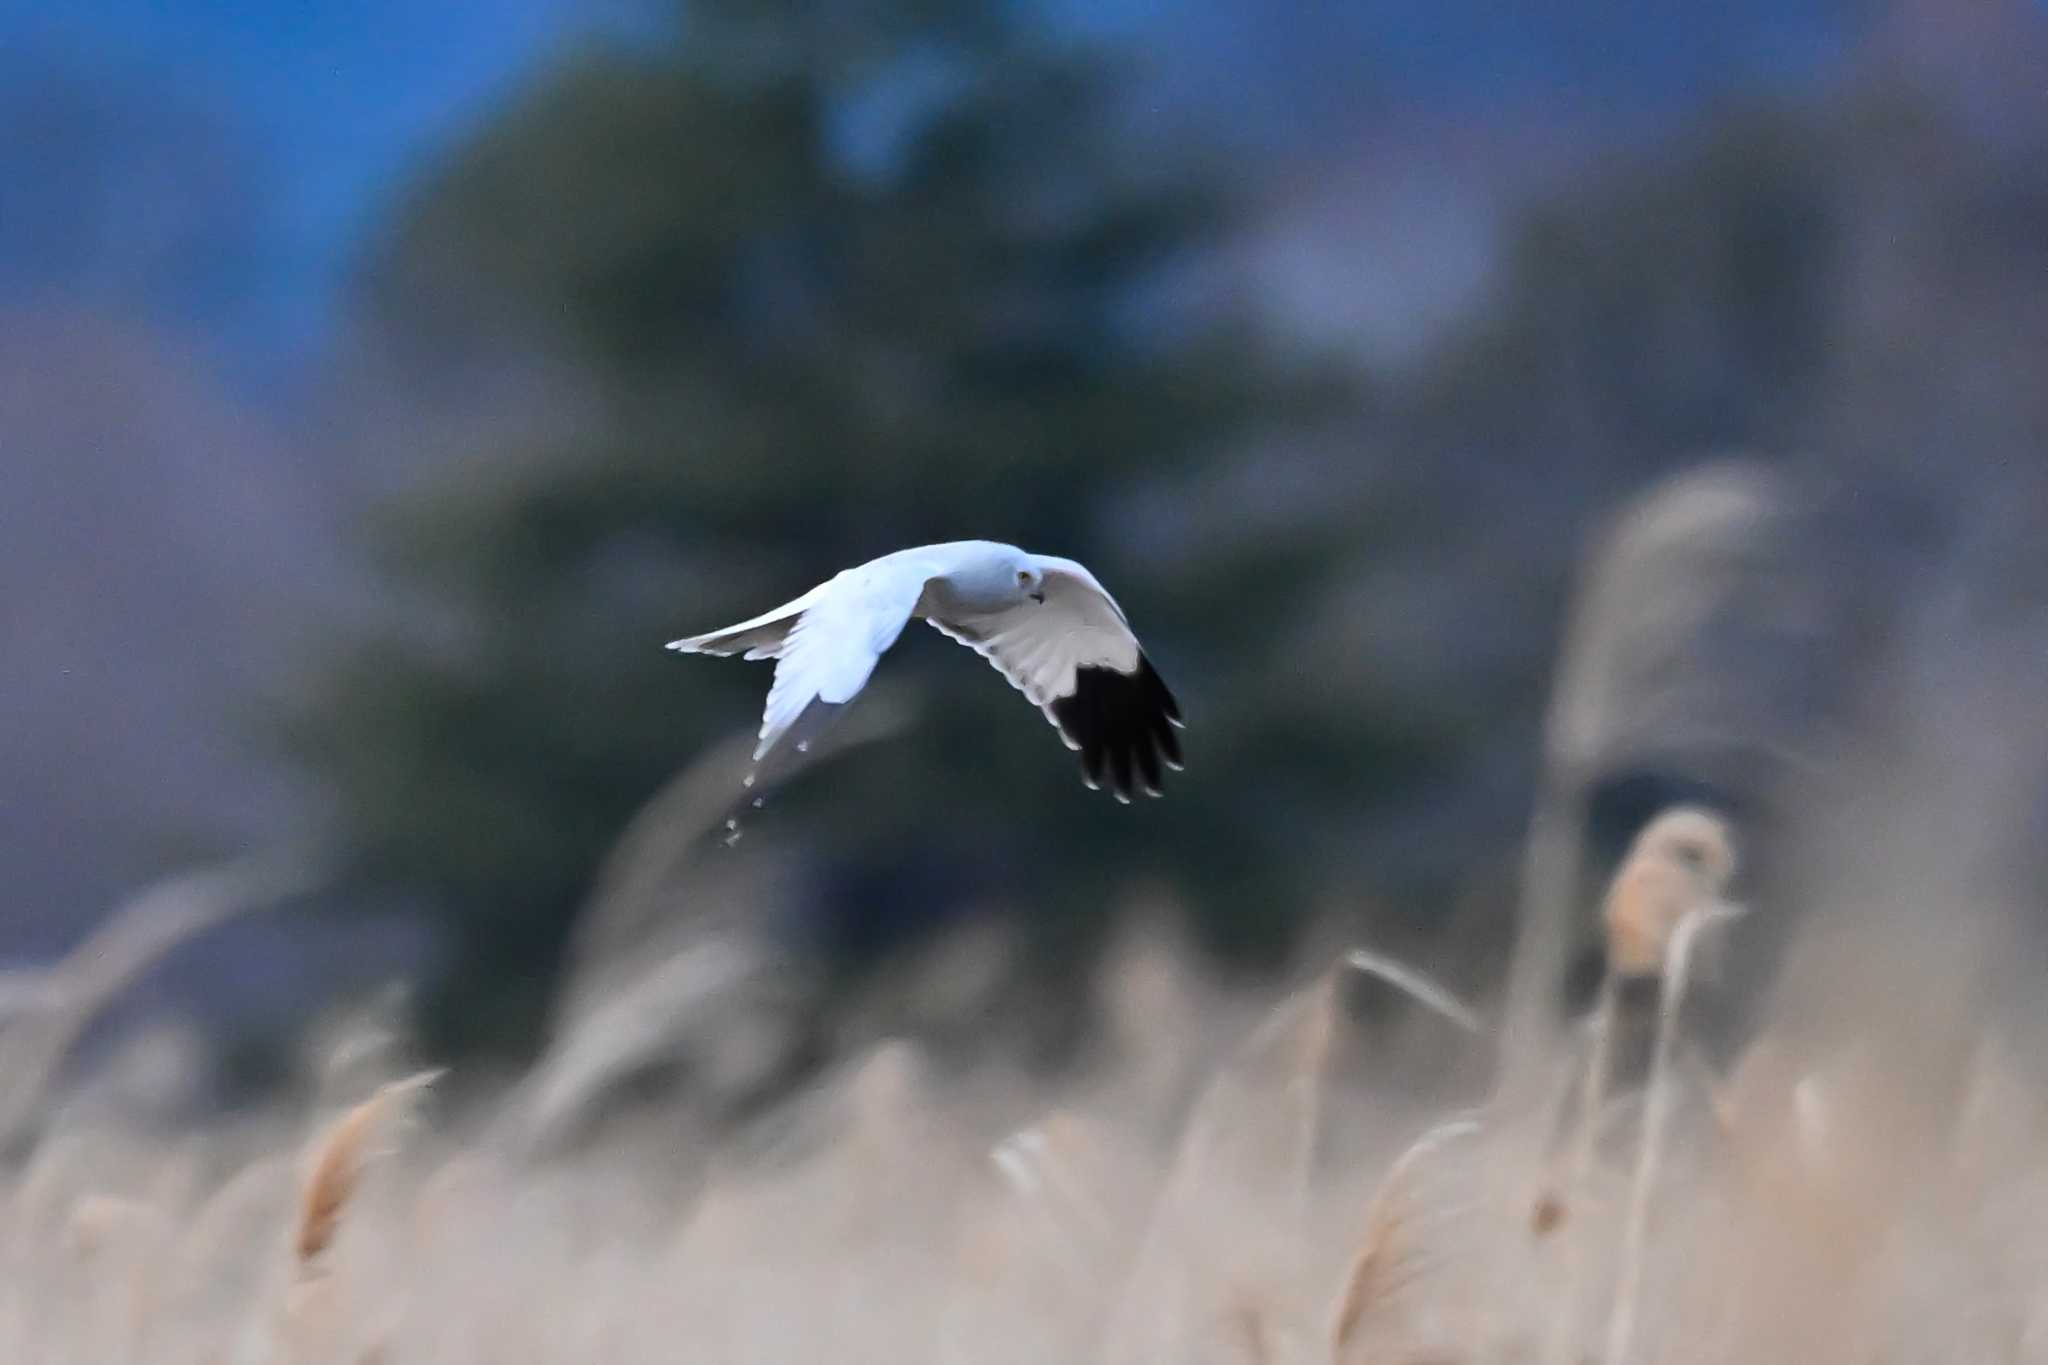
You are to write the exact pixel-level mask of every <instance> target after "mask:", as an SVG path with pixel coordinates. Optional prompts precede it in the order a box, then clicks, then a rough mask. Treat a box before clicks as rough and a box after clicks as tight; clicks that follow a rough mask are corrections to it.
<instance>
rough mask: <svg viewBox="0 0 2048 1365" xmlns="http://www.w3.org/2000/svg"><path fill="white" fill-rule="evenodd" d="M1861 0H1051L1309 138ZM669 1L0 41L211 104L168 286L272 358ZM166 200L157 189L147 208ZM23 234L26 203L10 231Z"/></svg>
mask: <svg viewBox="0 0 2048 1365" xmlns="http://www.w3.org/2000/svg"><path fill="white" fill-rule="evenodd" d="M1843 3H1846V0H1724V3H1722V4H1719V5H1715V6H1694V5H1679V4H1675V3H1665V4H1655V3H1653V4H1647V5H1645V4H1635V3H1624V2H1623V0H1561V2H1560V3H1557V4H1553V5H1547V6H1530V5H1526V4H1521V3H1509V2H1508V0H1353V2H1352V3H1348V4H1347V3H1340V2H1339V0H1152V2H1150V3H1148V2H1147V0H1108V3H1103V0H1045V4H1046V9H1047V12H1048V13H1049V14H1051V15H1053V16H1055V22H1058V23H1061V24H1063V25H1066V26H1068V27H1070V28H1072V29H1074V30H1077V31H1081V32H1091V33H1095V34H1099V35H1101V36H1103V37H1108V38H1114V39H1118V40H1122V41H1124V42H1126V43H1128V44H1129V45H1130V46H1131V47H1132V49H1133V50H1134V51H1135V52H1136V53H1137V55H1138V56H1139V58H1140V60H1141V61H1142V62H1143V64H1144V67H1145V69H1146V70H1147V71H1148V72H1149V73H1150V77H1151V79H1152V80H1153V81H1154V83H1155V85H1156V87H1157V90H1158V100H1159V102H1160V104H1161V105H1162V106H1163V107H1164V108H1166V109H1167V110H1168V111H1169V113H1170V114H1175V115H1176V116H1177V111H1182V110H1185V111H1188V112H1192V113H1196V114H1202V115H1207V116H1209V117H1210V118H1211V121H1212V122H1214V123H1216V124H1218V125H1219V126H1222V127H1226V128H1229V129H1232V130H1235V131H1237V132H1239V133H1242V134H1243V135H1244V136H1246V137H1249V138H1253V139H1258V140H1262V141H1279V142H1283V143H1292V144H1295V145H1303V144H1312V143H1313V142H1314V140H1315V139H1316V138H1318V137H1320V136H1326V135H1328V134H1330V133H1331V131H1332V130H1335V129H1342V128H1343V127H1344V125H1345V124H1346V123H1347V122H1350V121H1355V120H1356V119H1358V118H1359V117H1361V116H1364V115H1367V114H1369V113H1370V112H1371V111H1372V110H1374V109H1376V108H1382V107H1388V106H1396V107H1404V108H1413V107H1415V106H1418V105H1421V106H1428V105H1430V104H1433V103H1434V104H1447V105H1456V106H1470V107H1472V108H1474V109H1478V110H1485V109H1488V108H1493V109H1503V108H1514V107H1516V106H1518V105H1522V104H1527V103H1530V102H1533V101H1543V100H1549V101H1553V102H1559V103H1563V104H1567V105H1575V106H1580V107H1578V108H1576V109H1574V110H1573V112H1575V113H1580V114H1583V113H1585V112H1586V109H1585V107H1584V106H1593V107H1594V108H1596V109H1610V110H1612V111H1614V112H1617V113H1619V112H1622V111H1626V110H1630V109H1633V108H1637V107H1643V106H1652V107H1654V106H1656V105H1659V104H1663V105H1669V104H1670V103H1672V102H1674V101H1686V100H1694V99H1698V98H1700V97H1703V96H1707V95H1711V94H1713V93H1715V92H1716V91H1717V90H1718V89H1719V88H1721V87H1723V86H1725V85H1727V84H1730V83H1747V82H1753V81H1756V80H1766V81H1769V80H1773V79H1784V78H1787V77H1790V78H1793V79H1796V78H1798V77H1799V76H1800V75H1801V74H1804V73H1806V72H1809V71H1811V70H1812V69H1813V68H1814V67H1815V65H1816V64H1818V63H1821V62H1824V61H1825V59H1826V57H1827V56H1828V55H1829V53H1830V52H1831V50H1832V49H1833V48H1834V47H1835V46H1836V45H1837V44H1838V42H1839V37H1840V29H1841V26H1842V19H1841V15H1840V13H1839V12H1838V10H1839V6H1840V5H1841V4H1843ZM652 12H654V13H656V14H659V13H661V12H662V10H661V8H660V7H659V6H657V7H656V8H655V9H654V10H653V11H652ZM647 13H649V11H648V9H646V8H645V7H643V6H642V5H639V4H637V3H635V0H599V2H598V3H595V4H593V3H589V2H588V0H586V2H585V3H576V2H575V0H301V2H299V3H263V2H262V0H97V3H93V4H89V5H65V6H52V5H49V4H47V3H37V2H36V0H0V53H5V52H10V51H11V52H13V53H14V54H16V56H15V58H14V60H15V62H16V63H27V64H28V65H30V66H31V67H50V68H55V69H61V70H63V71H66V72H68V73H69V76H70V78H73V79H75V80H78V81H82V82H85V83H87V84H95V83H96V84H97V85H98V86H100V87H101V88H102V94H103V95H104V96H105V97H106V98H108V99H112V100H115V101H117V102H118V101H119V100H121V99H122V98H123V97H124V92H126V95H127V97H128V98H130V99H131V102H132V103H133V105H134V107H135V108H140V109H149V108H154V107H161V108H163V109H165V110H166V111H174V112H175V116H176V117H180V118H183V119H185V120H187V123H188V125H189V127H190V129H191V130H192V131H190V132H187V131H186V130H185V126H183V125H173V124H172V123H171V122H170V120H171V119H172V117H173V112H167V113H166V114H165V116H164V121H163V126H162V127H157V128H145V129H141V130H139V131H137V132H136V133H135V135H136V136H137V137H140V138H142V139H143V145H144V146H145V148H146V147H147V139H148V137H150V136H152V135H153V136H158V137H161V138H162V139H163V140H164V141H165V142H166V143H167V144H171V145H175V143H176V142H177V140H178V139H181V138H188V137H195V136H203V137H207V138H213V139H217V140H218V141H219V143H220V146H221V149H222V155H223V156H225V157H227V158H228V159H230V160H232V161H234V162H235V163H236V165H238V166H239V167H241V168H242V170H241V175H240V178H239V179H238V180H237V181H236V185H237V186H238V188H237V190H236V193H239V194H243V195H245V196H246V200H245V202H240V203H238V205H237V206H236V212H237V213H239V214H240V215H241V218H242V221H241V222H239V223H238V224H237V227H238V229H239V231H238V233H237V234H236V235H235V236H233V237H232V238H231V239H230V240H232V241H233V242H234V243H235V245H234V246H233V247H232V249H230V250H228V251H227V253H226V254H227V255H228V256H230V257H231V259H228V260H225V261H220V262H216V263H215V265H216V266H217V269H214V270H212V271H211V272H210V273H209V274H208V278H207V280H205V281H201V282H199V283H198V284H196V285H192V284H190V283H189V282H185V281H180V282H179V287H178V288H177V289H176V290H175V291H173V293H172V294H171V295H170V299H171V301H170V303H168V304H166V303H165V302H164V301H163V300H161V299H160V300H158V301H157V304H156V307H157V311H159V312H163V311H167V310H168V311H173V312H177V313H179V314H180V315H181V319H182V320H184V321H187V322H199V323H200V324H201V325H202V326H203V327H206V328H208V329H209V330H211V331H213V332H214V333H216V334H217V336H218V337H219V339H220V340H221V343H222V345H223V346H224V347H225V348H226V350H227V351H228V352H229V353H230V358H231V359H232V358H234V356H235V355H236V354H237V353H239V355H240V357H241V358H242V359H244V360H248V359H250V358H252V357H253V358H254V359H255V361H256V362H257V363H256V370H257V372H258V373H259V374H260V373H262V372H263V371H265V370H266V369H267V368H272V367H274V366H275V365H276V364H278V363H281V362H282V361H285V360H288V359H289V358H290V357H293V356H296V355H301V354H303V353H305V352H307V351H310V350H313V349H316V348H317V344H318V341H319V339H320V337H321V336H322V335H323V334H324V332H325V329H326V326H327V324H328V323H329V321H330V320H331V316H332V311H333V305H334V302H335V300H336V298H337V296H338V293H339V291H340V288H341V286H342V284H343V282H344V281H345V280H346V278H347V276H348V273H349V271H350V270H351V269H352V267H353V263H354V261H355V260H356V258H357V255H358V253H359V251H360V249H361V247H362V244H363V242H364V241H365V239H366V237H367V236H368V235H369V233H370V232H371V231H372V230H373V229H374V226H375V224H376V223H377V222H378V221H379V219H380V218H381V216H382V215H383V214H385V213H386V212H388V209H389V206H390V204H391V203H392V202H393V200H394V199H395V198H396V197H397V196H398V195H399V194H400V193H401V192H402V189H403V186H404V184H405V182H406V179H407V177H408V176H410V175H412V174H414V173H416V172H417V170H418V168H419V167H421V166H422V165H423V164H425V163H427V162H428V161H429V160H430V159H431V157H432V155H433V154H434V152H435V150H436V149H437V148H440V147H442V146H445V145H446V144H447V143H448V142H449V141H450V140H451V139H453V138H456V137H458V136H460V135H461V133H462V132H463V131H464V130H465V129H467V128H469V127H471V126H473V125H474V124H475V123H476V122H477V121H478V120H480V119H482V118H483V117H484V116H485V115H486V114H487V112H488V110H489V109H490V108H491V107H492V105H493V103H494V102H495V101H496V100H498V99H499V98H501V97H502V96H503V94H504V93H505V92H507V91H508V90H510V89H513V88H515V87H516V85H517V84H518V82H519V81H520V80H521V79H522V77H524V76H525V75H527V74H528V73H529V72H530V71H531V70H532V69H533V68H534V67H535V66H536V65H537V64H539V63H541V62H543V61H545V60H547V59H548V58H549V57H550V56H551V55H553V54H555V53H557V52H559V51H560V50H561V49H562V48H563V47H565V46H567V45H570V44H573V43H574V42H575V41H577V40H578V38H579V37H582V36H587V35H590V34H593V33H601V34H618V33H628V34H630V33H631V32H632V31H633V29H632V26H633V23H634V21H635V16H641V19H640V21H641V22H642V23H643V24H644V23H645V22H646V20H645V15H646V14H647ZM35 136H36V134H35V132H34V131H33V130H31V131H30V132H29V133H28V137H27V140H28V141H33V140H34V138H35ZM35 150H36V149H35V148H33V147H30V148H27V149H24V148H22V147H21V146H19V145H17V147H16V148H15V149H14V151H13V152H11V153H9V152H7V151H6V150H5V149H0V172H5V173H6V174H7V176H8V178H10V179H12V181H13V185H12V189H11V191H10V190H9V189H8V188H7V187H6V186H4V185H0V196H5V195H7V194H9V193H10V192H11V193H12V194H13V195H14V196H34V195H36V194H37V193H39V192H40V191H42V190H44V189H46V188H48V187H50V186H53V185H61V184H64V183H66V182H65V179H64V175H63V174H61V172H63V171H66V170H68V169H70V168H67V167H62V166H58V167H55V168H54V171H55V172H59V173H53V168H51V167H48V166H44V165H39V164H38V163H37V162H36V161H35V160H34V152H35ZM55 154H56V155H59V156H62V155H68V153H65V152H63V151H61V150H60V151H58V152H57V153H55ZM24 155H26V156H27V157H28V160H27V162H26V163H25V164H24V162H23V161H22V160H20V159H19V158H21V157H23V156H24ZM151 155H152V153H150V152H148V151H147V150H144V151H142V152H138V153H136V154H135V155H134V156H132V157H131V158H130V161H129V162H128V163H123V162H120V161H118V160H117V161H116V162H115V165H116V166H121V165H124V164H132V163H133V162H134V161H136V160H138V159H139V160H141V161H145V162H146V161H147V160H148V159H149V157H150V156H151ZM5 158H14V159H5ZM114 173H115V174H121V173H124V172H120V171H116V172H114ZM195 193H196V192H195ZM155 202H156V201H155V200H153V199H151V198H149V197H147V195H146V194H145V193H144V192H143V191H141V190H137V191H136V193H135V198H134V200H133V201H132V203H131V204H130V206H129V207H128V208H127V209H126V210H124V211H125V212H128V213H129V214H130V215H131V216H132V215H133V214H135V213H138V212H146V211H147V209H148V207H149V206H150V205H152V204H153V203H155ZM25 203H26V204H30V205H31V206H32V200H26V199H20V198H17V209H19V207H20V206H21V205H22V204H25ZM4 205H5V198H4V197H0V212H4ZM64 211H70V212H73V213H84V212H87V211H88V210H87V209H85V208H79V207H77V206H71V207H70V208H69V209H68V210H65V209H63V206H60V211H58V212H57V215H56V217H55V218H54V219H53V221H55V222H56V223H57V224H58V225H59V226H58V228H57V229H55V231H57V232H58V233H59V234H60V235H61V234H62V233H63V232H65V231H67V230H68V229H67V227H66V226H65V225H66V224H68V222H69V220H68V219H66V218H65V217H64V216H63V212H64ZM198 211H199V208H198V207H192V208H189V209H188V212H198ZM6 232H7V225H6V224H5V223H4V222H0V251H4V250H6V249H7V248H8V246H9V245H10V242H9V238H8V237H7V235H6ZM17 249H21V248H19V246H18V245H17ZM13 264H14V265H15V267H16V269H15V270H14V271H12V272H10V271H8V270H7V269H6V266H7V265H8V262H5V261H0V289H5V288H6V287H7V285H8V284H9V282H10V275H12V276H13V279H12V283H13V284H14V285H16V286H19V285H20V283H21V279H22V276H23V275H24V274H26V275H27V276H28V277H30V278H31V279H33V276H34V272H35V270H36V263H35V262H34V261H28V262H21V261H17V262H14V263H13ZM166 268H167V269H170V268H175V267H166ZM51 284H52V286H53V287H54V288H55V289H57V290H63V289H65V288H69V287H73V285H74V284H75V282H74V281H68V280H65V279H62V278H59V279H56V280H53V281H51Z"/></svg>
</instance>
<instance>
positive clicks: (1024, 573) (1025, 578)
mask: <svg viewBox="0 0 2048 1365" xmlns="http://www.w3.org/2000/svg"><path fill="white" fill-rule="evenodd" d="M1017 581H1018V582H1019V583H1029V582H1030V581H1031V571H1030V570H1029V569H1019V570H1017Z"/></svg>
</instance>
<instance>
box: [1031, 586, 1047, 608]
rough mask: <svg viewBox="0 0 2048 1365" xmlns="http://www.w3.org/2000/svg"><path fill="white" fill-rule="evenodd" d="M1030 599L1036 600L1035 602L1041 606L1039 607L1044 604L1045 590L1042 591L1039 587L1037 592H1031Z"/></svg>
mask: <svg viewBox="0 0 2048 1365" xmlns="http://www.w3.org/2000/svg"><path fill="white" fill-rule="evenodd" d="M1031 600H1032V601H1034V602H1036V603H1038V605H1039V606H1041V607H1042V606H1044V605H1045V591H1044V590H1043V589H1040V590H1039V591H1037V592H1035V593H1032V594H1031Z"/></svg>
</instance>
